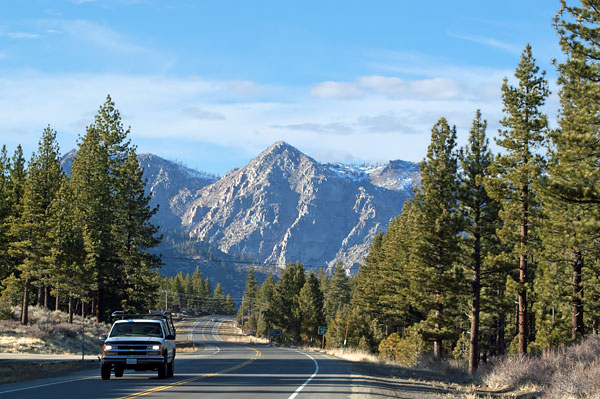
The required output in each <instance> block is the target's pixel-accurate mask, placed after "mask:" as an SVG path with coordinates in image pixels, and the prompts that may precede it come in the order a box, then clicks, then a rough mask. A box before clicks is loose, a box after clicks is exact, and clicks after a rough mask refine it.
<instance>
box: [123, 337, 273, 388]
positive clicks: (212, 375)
mask: <svg viewBox="0 0 600 399" xmlns="http://www.w3.org/2000/svg"><path fill="white" fill-rule="evenodd" d="M247 349H252V350H253V351H254V352H256V355H254V357H253V358H251V359H248V360H246V361H245V362H244V363H241V364H238V365H236V366H233V367H230V368H228V369H225V370H221V371H217V372H214V373H207V374H202V375H199V376H197V377H192V378H188V379H185V380H181V381H177V382H174V383H172V384H168V385H161V386H159V387H156V388H151V389H148V390H146V391H142V392H137V393H134V394H131V395H128V396H123V397H121V398H119V399H133V398H139V397H140V396H146V395H150V394H151V393H154V392H159V391H164V390H165V389H169V388H173V387H177V386H180V385H184V384H188V383H190V382H194V381H198V380H201V379H203V378H208V377H215V376H217V375H220V374H227V373H230V372H232V371H234V370H237V369H241V368H242V367H244V366H247V365H249V364H250V363H252V362H253V361H255V360H256V359H258V358H259V357H260V356H261V355H262V353H261V352H260V351H259V350H258V349H254V348H250V347H247Z"/></svg>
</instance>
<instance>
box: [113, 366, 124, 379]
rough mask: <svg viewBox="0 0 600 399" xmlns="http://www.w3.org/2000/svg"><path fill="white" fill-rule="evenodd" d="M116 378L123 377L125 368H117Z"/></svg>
mask: <svg viewBox="0 0 600 399" xmlns="http://www.w3.org/2000/svg"><path fill="white" fill-rule="evenodd" d="M115 377H123V367H119V366H115Z"/></svg>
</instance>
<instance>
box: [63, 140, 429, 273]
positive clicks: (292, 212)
mask: <svg viewBox="0 0 600 399" xmlns="http://www.w3.org/2000/svg"><path fill="white" fill-rule="evenodd" d="M74 156H75V153H73V152H71V153H69V154H67V155H66V156H65V158H64V159H63V168H64V169H65V170H67V171H69V170H70V164H71V162H72V159H73V157H74ZM138 158H139V161H140V166H141V167H143V168H144V177H145V178H146V179H147V191H148V192H151V193H152V195H153V198H152V203H151V204H152V205H153V206H154V205H159V211H158V213H157V214H156V215H155V216H154V220H153V222H154V223H155V224H157V225H160V226H161V227H162V228H163V229H164V230H165V231H167V230H168V231H169V232H170V237H176V236H180V237H185V239H186V240H190V241H193V242H197V243H203V244H202V245H203V248H204V247H206V248H212V249H213V252H214V251H217V252H219V253H221V254H222V255H223V254H227V255H228V256H229V259H230V261H231V259H240V260H242V259H243V260H245V261H244V262H245V263H249V262H248V260H251V261H254V262H257V263H262V264H266V265H268V266H275V267H279V268H281V267H284V266H285V264H286V263H288V262H295V261H300V262H302V263H304V264H305V265H306V266H307V267H309V268H310V267H314V268H318V267H330V266H332V265H334V264H335V263H336V262H337V261H342V262H343V264H344V266H345V267H346V268H348V269H350V268H352V269H353V270H355V269H356V267H357V266H358V264H359V263H361V262H362V261H363V258H364V256H365V255H366V254H367V252H368V248H369V245H370V243H371V241H372V239H373V236H374V235H375V234H376V233H377V231H378V230H385V229H386V228H387V225H388V223H389V221H390V220H391V219H392V218H393V217H394V216H396V215H398V214H399V213H400V211H401V209H402V205H403V204H404V201H405V200H406V199H407V198H409V197H411V196H412V189H413V187H414V186H415V185H418V184H419V171H418V170H419V167H418V165H417V164H414V163H410V162H405V161H391V162H390V163H388V164H386V165H379V166H355V165H345V164H341V163H336V164H322V163H319V162H317V161H316V160H314V159H313V158H311V157H309V156H307V155H305V154H303V153H302V152H300V151H299V150H298V149H296V148H294V147H293V146H291V145H289V144H287V143H285V142H277V143H275V144H273V145H272V146H270V147H269V148H267V149H266V150H265V151H263V152H262V153H261V154H260V155H258V156H257V157H256V158H254V159H253V160H252V161H250V163H249V164H248V165H246V166H245V167H242V168H239V169H234V170H231V171H230V172H228V173H227V174H226V175H225V176H223V177H221V178H216V177H214V176H210V175H208V174H204V173H201V172H197V171H195V170H193V169H190V168H187V167H185V166H183V165H180V164H177V163H175V162H172V161H168V160H165V159H163V158H161V157H158V156H156V155H152V154H141V155H139V156H138ZM175 241H176V240H175ZM175 241H174V240H170V242H171V244H173V242H175ZM170 263H172V262H169V260H168V259H165V264H166V266H165V268H164V269H166V270H170V269H172V267H170ZM173 266H174V265H173ZM178 267H181V265H179V266H178ZM173 272H175V273H176V272H177V271H176V270H172V271H171V272H167V273H168V274H172V273H173Z"/></svg>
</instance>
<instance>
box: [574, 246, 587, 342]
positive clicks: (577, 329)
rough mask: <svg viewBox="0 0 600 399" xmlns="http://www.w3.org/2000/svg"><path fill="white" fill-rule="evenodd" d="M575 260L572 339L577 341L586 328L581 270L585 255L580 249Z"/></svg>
mask: <svg viewBox="0 0 600 399" xmlns="http://www.w3.org/2000/svg"><path fill="white" fill-rule="evenodd" d="M574 255H575V260H574V261H573V301H572V304H571V339H572V340H573V341H576V340H578V339H580V338H582V337H583V335H584V333H585V328H584V324H583V302H582V300H581V298H582V297H583V287H582V286H581V271H582V269H583V255H582V254H581V251H580V250H579V249H575V251H574Z"/></svg>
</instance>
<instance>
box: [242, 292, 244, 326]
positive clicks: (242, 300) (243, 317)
mask: <svg viewBox="0 0 600 399" xmlns="http://www.w3.org/2000/svg"><path fill="white" fill-rule="evenodd" d="M243 332H244V297H242V333H243Z"/></svg>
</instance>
